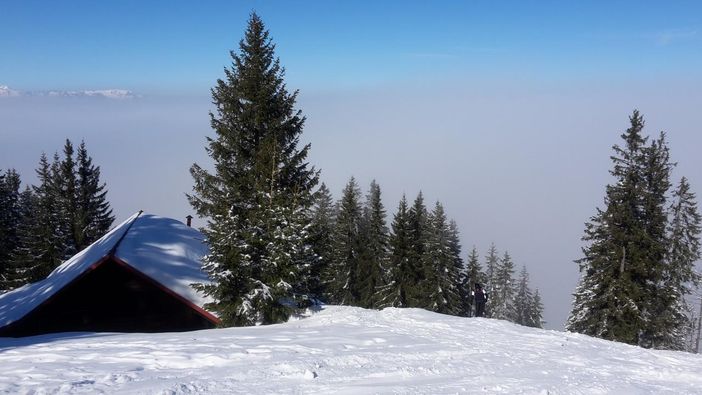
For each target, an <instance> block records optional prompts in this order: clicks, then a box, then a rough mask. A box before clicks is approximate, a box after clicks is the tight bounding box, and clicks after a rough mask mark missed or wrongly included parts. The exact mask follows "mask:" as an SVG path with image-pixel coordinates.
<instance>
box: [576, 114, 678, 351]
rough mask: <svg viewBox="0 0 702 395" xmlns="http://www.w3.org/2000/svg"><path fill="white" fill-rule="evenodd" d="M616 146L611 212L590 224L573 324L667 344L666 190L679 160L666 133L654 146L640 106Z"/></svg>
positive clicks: (608, 335)
mask: <svg viewBox="0 0 702 395" xmlns="http://www.w3.org/2000/svg"><path fill="white" fill-rule="evenodd" d="M629 120H630V127H629V128H628V129H627V130H626V132H625V133H624V134H622V139H623V140H624V145H623V146H622V147H620V146H618V145H615V146H614V147H613V150H614V155H613V156H612V162H613V169H612V170H611V174H612V176H613V177H614V178H615V182H614V183H613V184H610V185H607V187H606V194H605V206H606V207H605V209H604V210H600V209H597V212H596V214H595V215H594V216H593V217H592V218H591V219H590V222H589V223H587V224H586V229H585V236H584V237H583V240H584V241H585V242H587V243H588V245H587V246H586V247H584V248H583V254H584V257H583V258H581V259H579V260H578V261H576V262H577V263H579V265H580V271H581V281H580V284H579V286H578V288H577V289H576V292H575V295H574V296H575V298H574V302H573V310H572V312H571V316H570V318H569V319H568V323H567V326H566V328H567V329H568V330H570V331H575V332H581V333H585V334H589V335H592V336H597V337H601V338H605V339H609V340H615V341H620V342H625V343H629V344H638V345H641V346H644V347H660V346H661V344H662V343H661V338H664V337H666V336H667V335H666V333H668V332H669V331H670V329H671V328H670V326H669V324H670V321H668V322H666V321H665V320H663V319H662V317H663V314H664V312H665V311H669V309H671V308H673V306H671V304H670V302H671V300H672V299H668V298H667V297H666V296H665V295H662V294H661V292H662V291H663V288H662V284H663V283H664V281H665V279H666V278H667V277H668V276H669V275H668V272H669V266H670V265H668V263H667V261H668V257H667V255H668V250H669V244H670V239H669V236H668V235H667V232H666V223H667V215H666V210H665V205H666V193H667V191H668V189H669V187H670V182H669V177H670V171H671V168H672V164H671V163H670V162H669V150H668V147H667V143H666V142H665V135H664V134H661V135H660V137H659V138H658V139H656V140H654V141H652V142H651V144H647V142H648V137H645V136H643V135H642V130H643V127H644V121H643V117H642V116H641V115H640V114H639V112H638V111H634V113H633V114H632V116H631V117H630V118H629Z"/></svg>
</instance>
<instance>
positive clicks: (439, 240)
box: [420, 202, 461, 315]
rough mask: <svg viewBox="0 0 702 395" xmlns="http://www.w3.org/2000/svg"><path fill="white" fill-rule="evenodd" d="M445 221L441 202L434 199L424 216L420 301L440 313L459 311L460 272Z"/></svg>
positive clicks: (449, 231)
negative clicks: (434, 203)
mask: <svg viewBox="0 0 702 395" xmlns="http://www.w3.org/2000/svg"><path fill="white" fill-rule="evenodd" d="M451 243H452V235H451V230H450V227H449V223H448V221H447V219H446V214H445V213H444V208H443V206H442V205H441V203H439V202H437V203H436V205H435V206H434V209H433V210H432V212H431V214H429V216H428V221H427V231H426V237H425V245H424V253H423V255H422V258H421V263H422V268H423V271H424V276H423V277H424V278H425V280H424V281H423V283H422V287H421V288H420V289H423V290H424V292H425V297H424V300H423V302H422V304H421V305H420V306H421V307H424V308H427V309H429V310H431V311H435V312H437V313H442V314H451V315H458V314H460V312H461V299H460V294H459V289H458V287H459V284H460V278H459V276H460V272H459V271H458V266H457V265H456V254H455V248H453V247H452V245H451Z"/></svg>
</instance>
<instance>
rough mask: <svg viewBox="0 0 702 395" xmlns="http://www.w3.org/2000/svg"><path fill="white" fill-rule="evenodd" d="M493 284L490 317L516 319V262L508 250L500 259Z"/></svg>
mask: <svg viewBox="0 0 702 395" xmlns="http://www.w3.org/2000/svg"><path fill="white" fill-rule="evenodd" d="M492 286H493V289H494V290H493V293H492V297H491V300H490V304H491V306H492V307H491V310H490V311H491V316H490V317H491V318H497V319H500V320H507V321H512V322H514V321H516V314H517V313H516V307H515V300H514V299H515V283H514V263H513V262H512V257H511V256H510V255H509V253H508V252H507V251H505V253H504V255H503V256H502V259H500V261H499V264H498V266H497V270H496V271H495V280H494V283H493V284H492Z"/></svg>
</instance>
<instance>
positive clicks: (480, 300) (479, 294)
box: [471, 283, 487, 317]
mask: <svg viewBox="0 0 702 395" xmlns="http://www.w3.org/2000/svg"><path fill="white" fill-rule="evenodd" d="M471 295H473V302H474V303H475V316H476V317H482V316H483V314H485V302H487V295H485V292H483V287H482V286H481V285H480V284H478V283H475V290H474V291H473V292H471Z"/></svg>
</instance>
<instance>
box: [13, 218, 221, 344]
mask: <svg viewBox="0 0 702 395" xmlns="http://www.w3.org/2000/svg"><path fill="white" fill-rule="evenodd" d="M203 239H204V237H203V235H202V234H201V233H200V232H198V231H197V230H195V229H193V228H190V227H188V226H186V225H184V224H183V223H181V222H179V221H176V220H173V219H170V218H164V217H158V216H155V215H150V214H145V213H142V212H139V213H137V214H134V215H133V216H132V217H131V218H129V219H127V220H126V221H124V222H123V223H122V224H120V225H119V226H117V227H115V228H114V229H113V230H112V231H110V232H109V233H107V234H106V235H105V236H103V237H102V238H101V239H100V240H98V241H96V242H95V243H93V244H91V245H90V246H89V247H88V248H86V249H84V250H83V251H81V252H79V253H78V254H76V255H75V256H73V257H72V258H71V259H69V260H67V261H66V262H64V263H63V264H62V265H61V266H59V267H57V268H56V270H54V271H53V272H52V273H51V274H50V275H49V276H48V277H47V278H46V279H44V280H42V281H39V282H36V283H33V284H28V285H25V286H23V287H21V288H18V289H16V290H13V291H11V292H8V293H5V294H3V295H0V336H12V337H21V336H31V335H37V334H44V333H54V332H74V331H88V332H172V331H187V330H196V329H207V328H212V327H214V326H215V325H216V324H217V323H218V322H219V320H218V318H217V317H216V316H214V315H213V314H212V313H210V312H208V311H206V310H205V309H204V308H203V306H204V305H205V303H207V302H209V301H210V300H208V299H207V298H206V297H204V296H203V295H202V293H200V292H198V291H196V290H195V289H194V288H193V286H192V285H193V284H195V283H208V282H209V279H208V278H207V275H206V274H205V273H203V272H202V270H201V259H202V257H203V256H204V255H205V254H206V253H207V246H206V245H205V244H204V243H203Z"/></svg>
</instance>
